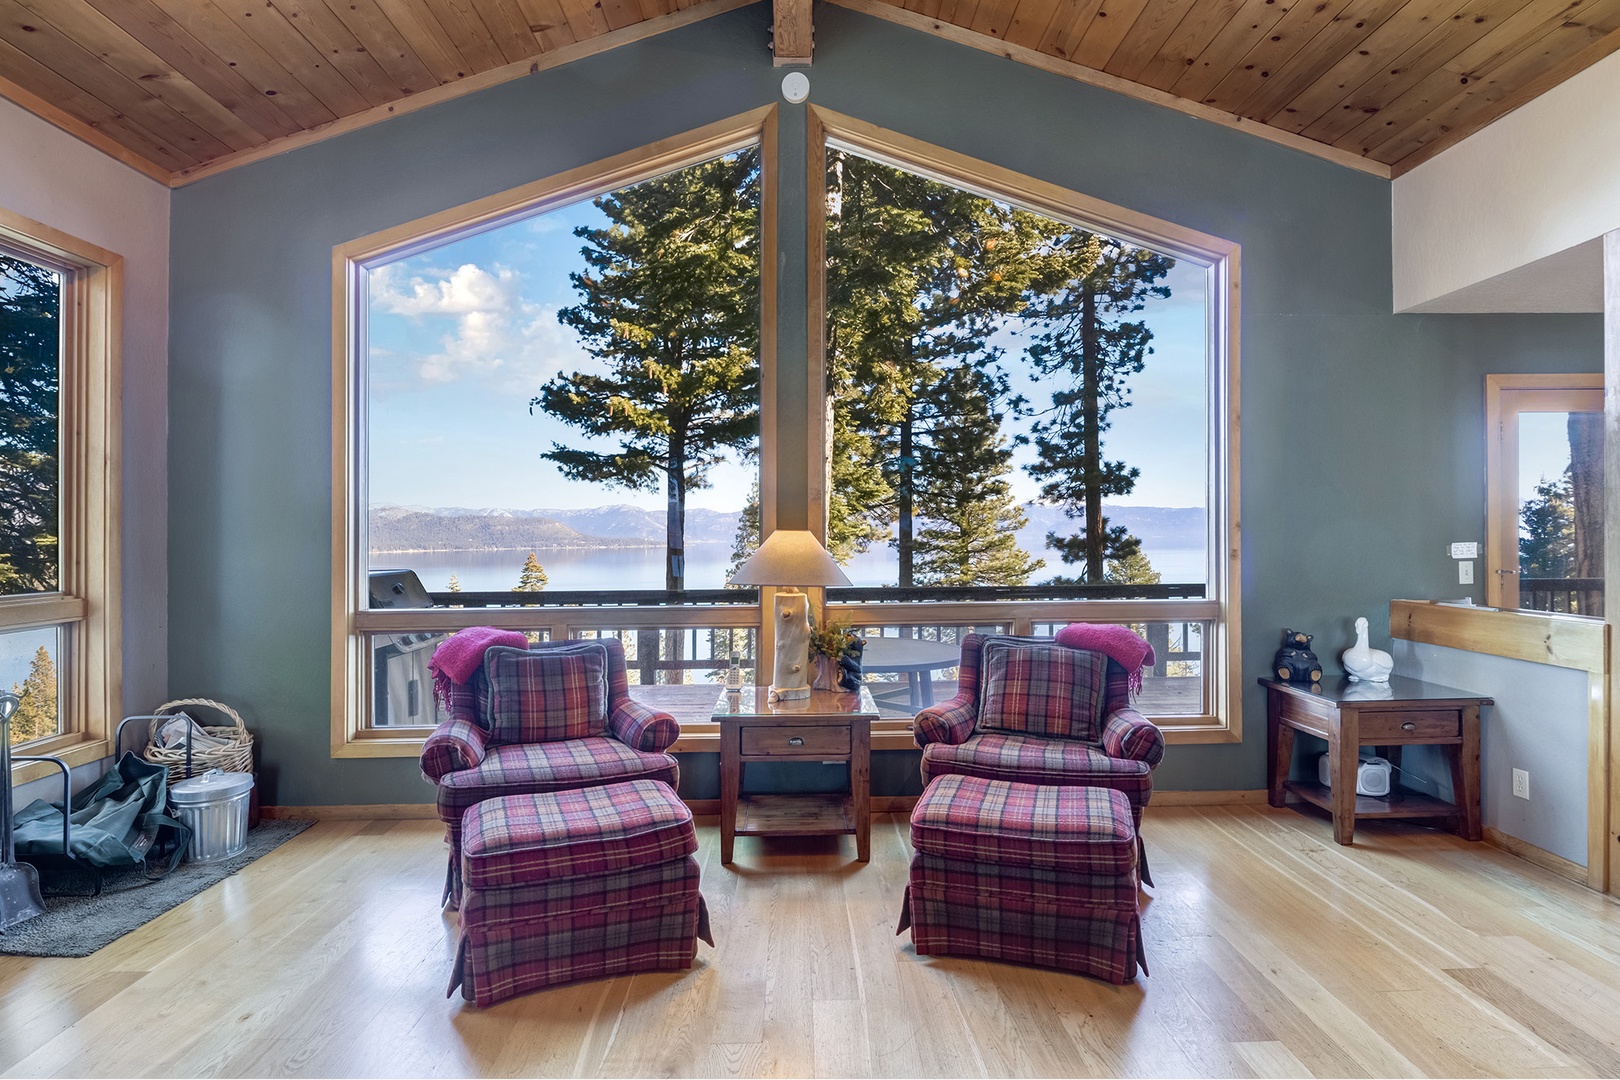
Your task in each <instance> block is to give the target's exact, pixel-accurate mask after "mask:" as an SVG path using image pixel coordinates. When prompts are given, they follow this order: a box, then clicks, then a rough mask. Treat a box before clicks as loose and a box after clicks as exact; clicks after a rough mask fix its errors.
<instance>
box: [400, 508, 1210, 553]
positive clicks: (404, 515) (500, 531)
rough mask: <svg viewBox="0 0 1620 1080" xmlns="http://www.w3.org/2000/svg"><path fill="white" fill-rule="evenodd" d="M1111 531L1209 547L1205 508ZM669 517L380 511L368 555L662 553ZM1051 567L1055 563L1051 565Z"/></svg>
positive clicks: (1146, 542) (1043, 524)
mask: <svg viewBox="0 0 1620 1080" xmlns="http://www.w3.org/2000/svg"><path fill="white" fill-rule="evenodd" d="M1024 512H1025V513H1026V514H1027V515H1028V516H1029V525H1027V526H1026V527H1025V528H1022V529H1020V530H1018V542H1019V544H1020V545H1022V546H1023V548H1024V550H1025V551H1028V552H1030V553H1032V554H1039V553H1040V552H1042V551H1043V550H1044V549H1045V547H1046V534H1047V533H1048V532H1056V533H1059V534H1060V535H1066V534H1068V533H1070V532H1071V531H1072V530H1073V529H1074V528H1075V527H1076V525H1077V524H1078V523H1077V522H1074V521H1071V520H1070V519H1068V518H1065V517H1064V516H1063V511H1061V510H1059V509H1057V508H1055V507H1051V506H1042V505H1039V504H1037V503H1029V504H1026V505H1025V507H1024ZM741 513H742V512H741V511H724V510H701V509H690V510H688V511H687V512H686V542H687V543H688V544H730V543H731V542H732V541H733V539H734V538H735V537H736V535H737V521H738V519H739V518H740V517H741ZM1103 513H1104V514H1105V515H1107V517H1108V519H1109V523H1110V524H1111V525H1123V526H1125V527H1126V528H1127V529H1129V530H1130V532H1131V534H1132V535H1133V536H1136V537H1138V538H1140V539H1141V541H1142V543H1143V546H1145V547H1147V548H1148V549H1150V550H1155V549H1191V548H1199V547H1202V546H1203V545H1204V509H1203V507H1201V506H1110V505H1108V504H1107V503H1104V504H1103ZM663 543H664V512H663V511H662V510H643V509H641V508H640V507H637V506H627V505H623V504H619V505H615V506H592V507H585V508H582V509H574V510H562V509H539V510H507V509H499V508H488V507H486V508H482V509H472V508H468V507H462V506H439V507H428V506H378V507H374V508H373V509H372V511H371V550H372V551H374V552H378V553H381V552H406V551H526V550H530V549H533V550H536V551H538V550H541V549H545V548H626V547H661V546H663ZM1048 561H1049V562H1050V561H1051V560H1048Z"/></svg>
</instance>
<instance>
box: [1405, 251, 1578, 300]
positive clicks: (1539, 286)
mask: <svg viewBox="0 0 1620 1080" xmlns="http://www.w3.org/2000/svg"><path fill="white" fill-rule="evenodd" d="M1602 310H1603V238H1602V237H1601V236H1600V237H1596V238H1594V239H1591V240H1588V241H1586V242H1585V243H1584V244H1576V245H1575V246H1574V247H1572V248H1566V249H1564V250H1563V251H1560V252H1558V253H1557V254H1555V255H1548V256H1547V257H1546V258H1544V259H1537V260H1536V261H1535V262H1532V263H1525V264H1524V265H1523V266H1519V267H1515V268H1514V269H1512V270H1509V271H1507V272H1506V273H1503V274H1498V275H1496V276H1495V277H1493V278H1486V279H1485V280H1484V281H1476V282H1475V283H1474V284H1472V285H1468V286H1465V287H1463V288H1461V289H1458V290H1457V291H1456V292H1452V293H1447V294H1446V295H1445V296H1438V297H1435V298H1434V299H1433V300H1429V301H1426V302H1424V303H1421V304H1417V305H1415V306H1413V307H1409V308H1406V309H1405V311H1407V312H1411V313H1427V314H1441V313H1452V314H1467V315H1478V314H1487V313H1492V312H1500V313H1517V312H1536V311H1546V312H1578V311H1596V312H1601V311H1602Z"/></svg>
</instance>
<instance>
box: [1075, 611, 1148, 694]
mask: <svg viewBox="0 0 1620 1080" xmlns="http://www.w3.org/2000/svg"><path fill="white" fill-rule="evenodd" d="M1057 643H1058V644H1059V645H1063V646H1066V647H1068V648H1070V649H1086V650H1088V651H1090V652H1100V653H1102V654H1104V655H1105V656H1107V657H1108V658H1109V659H1110V660H1117V661H1119V666H1120V667H1122V668H1124V669H1125V672H1126V674H1128V675H1129V676H1130V685H1131V698H1132V699H1133V700H1134V699H1135V698H1136V695H1137V694H1140V693H1141V692H1142V668H1143V666H1144V665H1146V664H1151V663H1153V661H1154V657H1153V646H1152V645H1149V644H1148V643H1147V642H1146V641H1144V640H1142V639H1141V638H1140V637H1138V636H1137V635H1136V634H1134V633H1132V632H1131V631H1130V629H1129V628H1127V627H1124V626H1109V625H1107V624H1100V623H1070V624H1069V625H1068V626H1065V627H1064V628H1063V629H1061V630H1059V631H1058V632H1057Z"/></svg>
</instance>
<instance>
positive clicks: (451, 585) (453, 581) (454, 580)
mask: <svg viewBox="0 0 1620 1080" xmlns="http://www.w3.org/2000/svg"><path fill="white" fill-rule="evenodd" d="M531 557H532V553H531ZM524 569H527V567H525V568H524ZM445 590H446V591H447V592H460V591H461V579H460V578H458V577H456V575H454V574H451V575H450V580H449V582H448V583H446V585H445Z"/></svg>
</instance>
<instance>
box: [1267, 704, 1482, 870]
mask: <svg viewBox="0 0 1620 1080" xmlns="http://www.w3.org/2000/svg"><path fill="white" fill-rule="evenodd" d="M1260 685H1261V686H1263V687H1265V688H1266V775H1267V777H1268V785H1269V786H1268V791H1267V795H1268V801H1269V802H1270V803H1271V805H1272V806H1283V805H1285V804H1286V803H1287V801H1288V796H1289V795H1296V796H1298V797H1299V798H1301V799H1304V800H1305V801H1306V802H1308V803H1314V804H1315V805H1317V806H1320V807H1323V808H1324V809H1326V810H1328V811H1329V812H1330V813H1331V814H1332V815H1333V839H1335V840H1337V841H1338V842H1339V843H1341V844H1348V843H1350V842H1351V840H1352V838H1353V837H1354V836H1355V831H1356V818H1358V817H1360V818H1446V819H1449V820H1450V821H1451V822H1452V823H1453V825H1454V827H1455V829H1456V832H1457V835H1459V836H1461V837H1462V838H1463V839H1464V840H1478V839H1479V838H1480V820H1479V710H1480V706H1482V705H1490V704H1492V701H1491V699H1490V698H1488V697H1481V696H1480V695H1478V694H1470V693H1468V692H1467V691H1466V690H1456V689H1453V688H1452V687H1449V686H1436V685H1434V684H1432V683H1425V682H1419V681H1418V680H1416V679H1408V678H1403V677H1402V676H1399V675H1393V676H1391V677H1390V680H1389V683H1388V685H1387V686H1384V685H1382V684H1379V683H1366V682H1351V681H1349V680H1348V679H1339V680H1337V681H1331V680H1330V681H1325V682H1323V683H1319V684H1317V685H1316V686H1314V687H1307V686H1302V685H1300V684H1298V683H1285V682H1278V681H1277V680H1276V679H1261V680H1260ZM1386 691H1387V696H1384V695H1385V692H1386ZM1296 731H1303V732H1306V733H1307V734H1310V735H1315V736H1316V737H1317V738H1319V739H1325V740H1327V744H1328V753H1329V754H1330V755H1331V756H1330V758H1329V766H1330V772H1331V775H1332V777H1333V786H1332V788H1331V789H1329V788H1326V787H1323V786H1322V785H1321V784H1318V783H1316V782H1314V781H1306V780H1290V779H1289V778H1288V774H1289V771H1290V770H1291V768H1292V766H1293V759H1294V732H1296ZM1414 745H1425V746H1431V745H1438V746H1444V747H1445V748H1446V757H1447V759H1448V760H1449V761H1450V764H1451V787H1452V792H1453V794H1454V796H1455V798H1456V800H1457V801H1456V802H1455V803H1448V802H1443V801H1441V800H1440V799H1434V798H1430V797H1429V796H1427V795H1420V794H1418V793H1417V792H1414V791H1406V790H1398V789H1397V788H1396V786H1395V783H1396V781H1397V780H1398V779H1399V776H1398V774H1397V776H1396V777H1394V778H1392V780H1391V792H1392V794H1393V795H1394V797H1393V798H1390V799H1376V798H1370V797H1368V796H1365V795H1357V794H1356V762H1357V760H1358V758H1359V749H1360V747H1362V746H1375V747H1382V748H1384V756H1385V757H1386V758H1388V759H1389V760H1390V761H1391V762H1392V763H1393V764H1394V765H1396V766H1397V767H1399V765H1400V763H1401V758H1400V754H1401V747H1403V746H1414Z"/></svg>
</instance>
